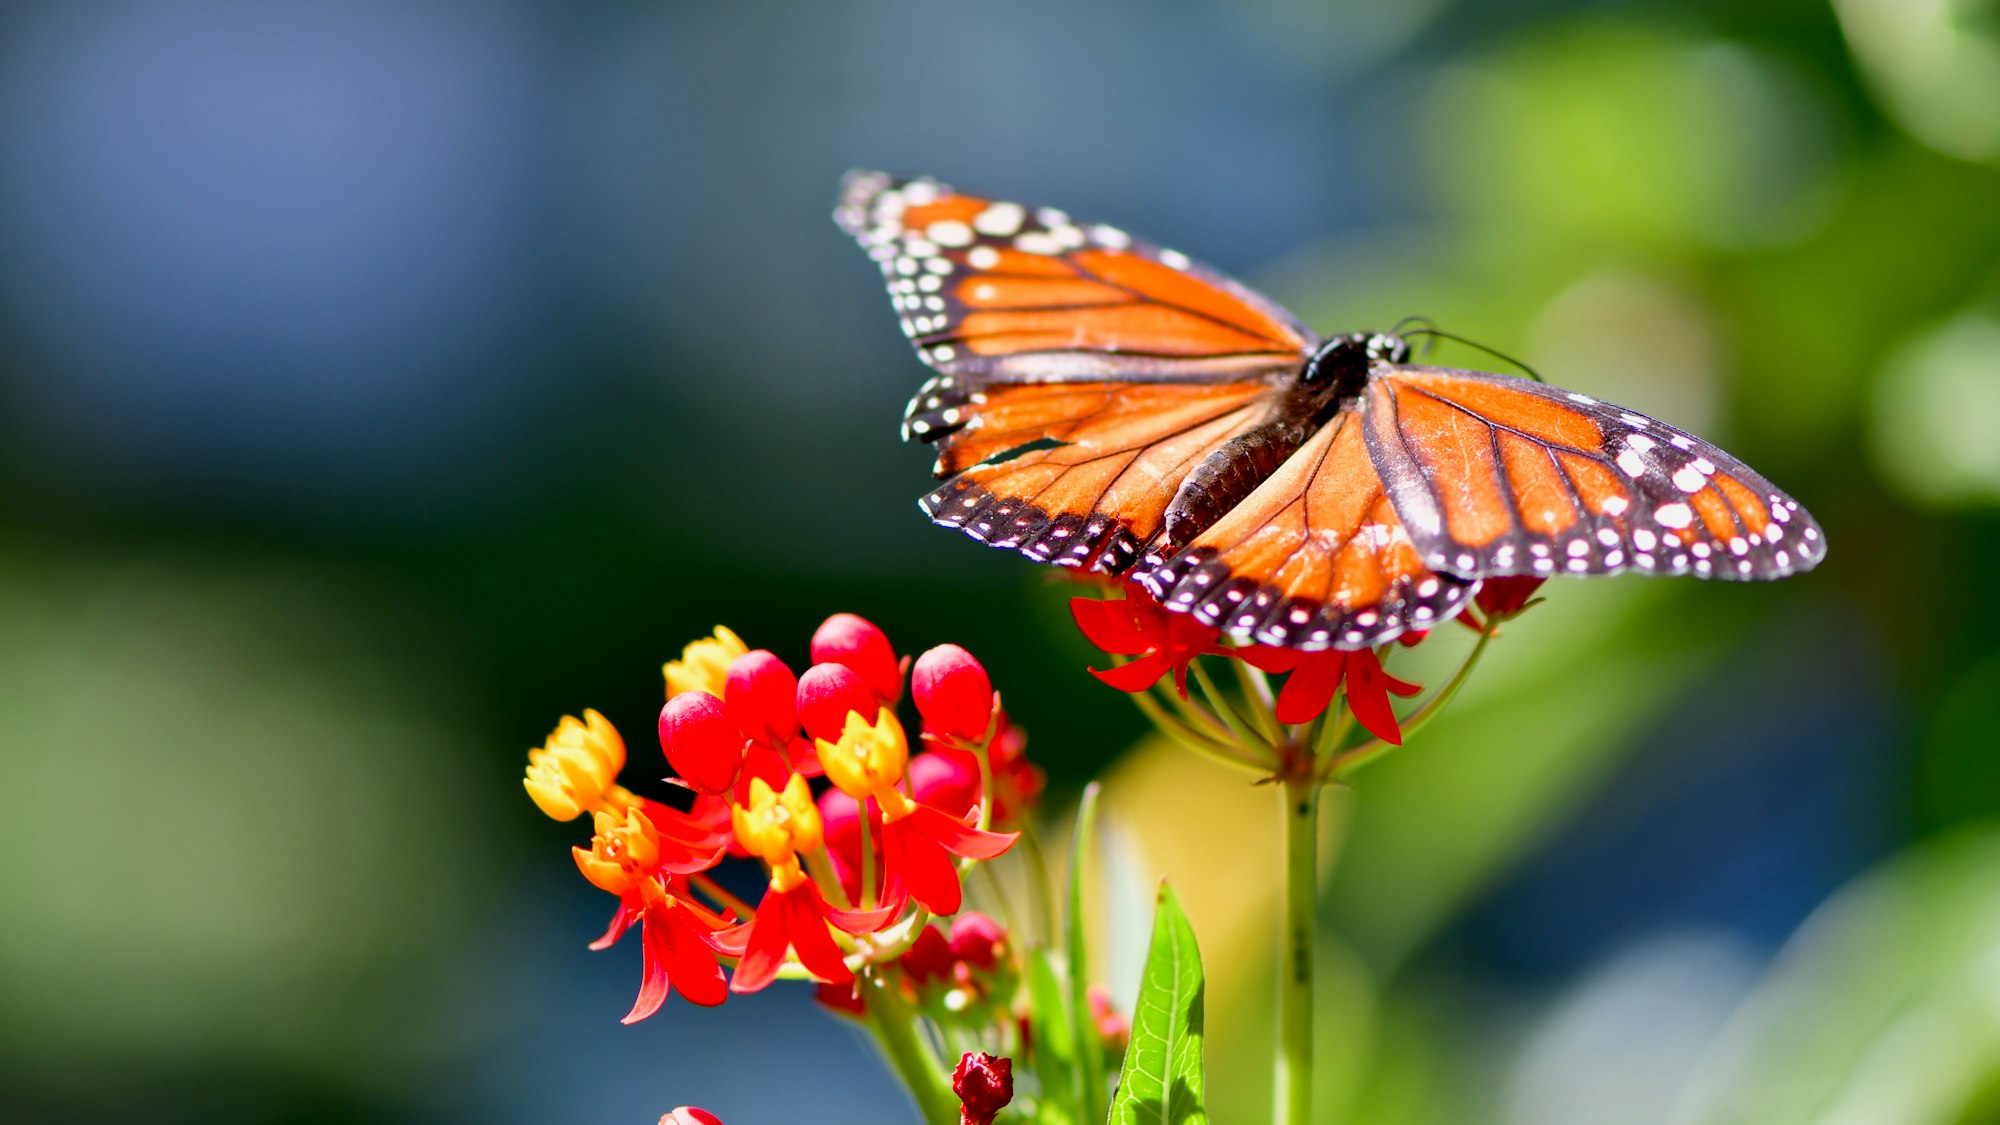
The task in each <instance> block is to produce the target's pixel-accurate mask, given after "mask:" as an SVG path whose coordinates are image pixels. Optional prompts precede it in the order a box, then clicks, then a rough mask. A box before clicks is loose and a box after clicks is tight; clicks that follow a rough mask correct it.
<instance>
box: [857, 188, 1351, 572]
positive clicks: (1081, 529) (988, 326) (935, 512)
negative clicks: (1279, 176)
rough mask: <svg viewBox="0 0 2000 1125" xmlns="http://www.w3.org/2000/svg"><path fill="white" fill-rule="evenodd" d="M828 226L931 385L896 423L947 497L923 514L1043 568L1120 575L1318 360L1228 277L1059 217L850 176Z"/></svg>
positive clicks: (1266, 306) (1284, 322)
mask: <svg viewBox="0 0 2000 1125" xmlns="http://www.w3.org/2000/svg"><path fill="white" fill-rule="evenodd" d="M834 218H835V220H836V221H837V222H838V223H839V224H840V226H841V228H842V229H844V230H846V231H847V232H848V233H850V234H852V235H853V236H854V237H855V238H856V239H857V240H858V241H859V242H860V243H861V245H862V246H863V248H865V249H866V250H867V251H868V253H869V255H870V256H871V257H872V258H874V259H875V260H876V261H877V262H878V263H880V265H881V268H882V275H883V277H884V278H885V279H886V281H887V283H888V288H889V295H890V299H891V300H892V301H893V302H894V303H895V305H896V308H897V310H898V311H899V312H900V314H901V316H902V323H903V331H904V333H905V334H906V335H908V336H909V337H910V341H911V343H912V344H913V345H914V346H915V347H916V349H917V354H918V355H919V356H920V357H921V358H922V359H923V360H924V362H925V363H928V364H929V365H930V366H931V367H933V368H935V369H936V370H937V371H938V374H937V375H936V376H935V377H934V378H932V379H931V380H930V381H929V382H927V383H925V384H924V385H923V387H922V388H920V389H919V390H918V392H917V394H916V396H915V397H914V398H912V399H911V400H910V406H909V409H908V410H907V411H906V412H905V415H904V422H903V434H904V437H905V438H911V437H914V438H917V439H920V440H923V441H928V442H934V443H936V444H937V445H938V447H939V456H938V462H937V467H936V472H937V475H938V476H940V477H945V476H951V477H952V479H951V480H950V481H948V482H947V483H946V484H945V485H944V486H943V487H941V488H939V489H938V490H936V491H935V492H933V493H931V494H930V495H929V496H927V497H925V498H924V499H923V501H921V503H922V506H923V508H924V510H925V512H927V513H928V514H930V516H931V518H932V519H934V520H936V521H937V522H938V523H940V524H943V525H945V526H947V527H959V528H963V529H964V530H965V531H966V532H967V533H968V534H970V535H972V536H973V537H974V538H976V539H979V540H981V541H983V542H987V543H990V544H992V545H994V546H999V547H1008V548H1014V549H1017V550H1020V551H1021V552H1023V553H1024V554H1027V555H1028V556H1029V557H1031V558H1036V559H1039V560H1041V561H1044V562H1055V563H1058V564H1062V565H1069V566H1079V565H1085V564H1089V565H1091V566H1093V567H1094V568H1095V569H1098V570H1101V571H1105V572H1108V573H1118V572H1120V571H1122V570H1124V569H1125V568H1126V567H1127V566H1129V564H1130V563H1131V562H1132V561H1133V559H1134V558H1135V557H1136V555H1137V553H1138V552H1139V551H1140V549H1141V548H1142V547H1143V545H1144V544H1146V543H1147V542H1149V541H1152V540H1153V539H1154V538H1155V537H1156V536H1157V535H1158V534H1159V533H1160V531H1161V529H1162V526H1163V521H1164V518H1165V513H1166V511H1167V507H1168V505H1169V504H1170V503H1171V502H1172V500H1173V497H1174V494H1175V491H1176V490H1177V489H1178V488H1179V487H1180V485H1181V482H1182V481H1183V480H1185V479H1186V477H1187V475H1188V474H1189V473H1190V472H1192V471H1193V469H1194V467H1195V466H1196V465H1198V464H1199V463H1200V462H1201V460H1202V459H1203V458H1204V457H1206V456H1207V455H1209V454H1210V453H1213V452H1215V451H1216V450H1217V449H1219V448H1221V447H1222V446H1223V445H1224V444H1225V443H1227V442H1229V441H1230V440H1231V439H1233V438H1236V437H1239V436H1241V435H1243V434H1244V433H1246V432H1248V431H1249V430H1251V429H1254V428H1255V427H1256V426H1258V425H1260V424H1262V423H1263V422H1265V421H1267V420H1268V419H1269V417H1270V416H1271V413H1272V410H1273V409H1274V407H1273V401H1272V400H1273V399H1274V397H1275V396H1276V394H1277V392H1278V390H1279V388H1280V386H1281V385H1282V384H1283V383H1284V382H1285V381H1286V380H1288V379H1290V377H1291V376H1292V375H1293V374H1294V373H1295V372H1296V371H1297V370H1298V368H1299V366H1300V365H1301V364H1302V363H1303V362H1304V360H1305V358H1306V357H1307V356H1308V355H1310V354H1311V351H1312V349H1313V348H1314V347H1315V346H1316V344H1317V339H1316V338H1315V337H1314V336H1313V334H1312V333H1311V332H1310V331H1309V330H1307V329H1306V328H1305V327H1304V326H1303V325H1300V324H1299V323H1298V322H1297V321H1296V320H1294V319H1293V318H1292V317H1291V316H1290V315H1289V314H1287V313H1286V312H1285V311H1284V310H1283V309H1281V308H1279V307H1278V306H1276V305H1275V304H1272V303H1271V302H1270V301H1268V300H1266V299H1264V298H1263V297H1261V296H1259V295H1258V294H1256V293H1254V292H1252V291H1251V290H1250V289H1248V288H1247V287H1245V286H1243V285H1241V284H1239V283H1237V282H1235V281H1233V280H1231V279H1229V278H1228V277H1225V276H1223V275H1222V274H1220V273H1217V272H1216V271H1214V270H1211V269H1208V268H1206V267H1204V266H1201V265H1199V264H1197V263H1195V262H1193V261H1191V260H1189V259H1188V258H1187V257H1186V256H1184V255H1181V254H1179V253H1176V252H1175V251H1172V250H1167V249H1163V248H1161V247H1158V246H1155V245H1152V244H1150V243H1147V242H1145V241H1143V240H1140V239H1137V238H1134V237H1132V236H1131V235H1129V234H1127V233H1125V232H1124V231H1121V230H1118V229H1116V228H1114V227H1109V226H1106V225H1104V224H1101V223H1088V222H1084V221H1080V220H1077V219H1073V218H1071V217H1070V216H1069V215H1068V214H1066V213H1064V212H1062V211H1058V210H1055V209H1053V208H1046V207H1043V208H1030V207H1027V206H1023V205H1021V204H1018V203H1009V202H1005V201H996V200H991V199H986V198H984V197H980V196H973V195H963V194H959V193H958V192H955V191H953V190H952V189H951V188H950V187H949V186H947V185H944V184H941V183H938V182H937V181H935V180H929V179H916V180H898V179H893V178H891V177H889V176H888V175H886V174H884V173H880V172H858V173H852V174H850V175H849V176H848V178H847V181H846V183H845V184H844V185H843V188H842V192H841V200H840V203H839V205H838V207H837V208H836V210H835V212H834ZM954 474H956V475H954Z"/></svg>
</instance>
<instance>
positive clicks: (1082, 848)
mask: <svg viewBox="0 0 2000 1125" xmlns="http://www.w3.org/2000/svg"><path fill="white" fill-rule="evenodd" d="M1099 789H1100V786H1099V785H1098V783H1097V782H1095V781H1093V782H1091V783H1090V784H1089V785H1087V786H1085V787H1084V789H1083V799H1082V800H1081V801H1080V802H1078V804H1077V807H1076V834H1075V837H1074V838H1073V839H1072V840H1071V841H1070V850H1069V917H1068V918H1066V919H1064V933H1063V939H1064V940H1063V945H1064V949H1063V961H1064V968H1065V969H1067V970H1068V972H1069V1018H1070V1028H1071V1031H1070V1042H1071V1043H1074V1044H1076V1045H1077V1048H1078V1049H1077V1051H1076V1109H1077V1116H1078V1120H1081V1121H1101V1120H1103V1118H1104V1052H1102V1051H1100V1050H1097V1049H1095V1048H1096V1044H1097V1026H1096V1024H1095V1023H1093V1022H1092V1020H1091V1018H1090V998H1089V996H1088V995H1087V991H1088V989H1089V988H1090V946H1089V943H1088V942H1087V941H1086V940H1085V934H1084V905H1083V885H1084V871H1085V864H1086V862H1087V857H1088V855H1089V852H1090V846H1091V839H1092V836H1093V834H1094V832H1095V829H1096V826H1097V794H1098V790H1099Z"/></svg>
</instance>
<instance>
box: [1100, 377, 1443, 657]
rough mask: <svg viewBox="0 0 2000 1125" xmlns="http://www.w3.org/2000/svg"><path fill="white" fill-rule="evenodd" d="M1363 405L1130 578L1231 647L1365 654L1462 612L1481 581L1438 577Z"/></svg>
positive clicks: (1344, 413)
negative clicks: (1379, 455)
mask: <svg viewBox="0 0 2000 1125" xmlns="http://www.w3.org/2000/svg"><path fill="white" fill-rule="evenodd" d="M1368 409H1369V406H1368V404H1367V403H1366V402H1365V401H1364V402H1363V403H1362V404H1361V406H1360V408H1359V409H1351V410H1343V411H1342V412H1341V413H1339V414H1338V415H1336V416H1335V417H1334V418H1333V420H1332V421H1330V422H1328V423H1327V424H1326V425H1324V426H1322V427H1320V429H1319V430H1318V432H1316V433H1315V434H1314V435H1313V436H1312V438H1311V439H1309V440H1308V441H1307V442H1306V443H1305V444H1304V445H1303V446H1301V447H1300V448H1299V449H1298V450H1297V451H1296V452H1294V453H1293V454H1292V455H1291V457H1290V458H1288V459H1287V460H1286V461H1285V463H1284V464H1283V465H1281V466H1280V467H1279V468H1278V470H1277V472H1275V473H1273V474H1272V475H1271V476H1270V477H1269V478H1268V479H1266V480H1265V481H1264V482H1263V483H1262V484H1261V485H1259V486H1258V487H1257V488H1256V490H1255V491H1253V492H1251V493H1250V495H1249V496H1248V497H1246V498H1245V499H1244V500H1243V501H1242V502H1241V503H1239V504H1237V505H1236V507H1234V508H1232V509H1231V510H1230V511H1229V513H1228V514H1227V515H1225V516H1223V517H1222V518H1221V519H1220V520H1218V521H1216V523H1215V524H1214V525H1213V526H1211V527H1209V528H1208V529H1207V530H1206V531H1204V532H1202V533H1201V534H1200V535H1199V536H1197V537H1196V538H1195V539H1194V541H1193V542H1191V543H1190V544H1188V546H1187V547H1186V548H1185V549H1183V550H1181V551H1180V552H1179V553H1177V554H1175V555H1173V556H1171V557H1169V558H1167V559H1165V560H1164V561H1162V562H1160V563H1158V564H1156V565H1154V566H1152V567H1150V568H1146V569H1142V570H1140V571H1138V572H1137V573H1135V574H1134V576H1133V577H1134V579H1135V580H1136V581H1138V582H1139V583H1140V584H1141V585H1143V586H1145V587H1146V588H1147V589H1148V590H1149V591H1151V592H1152V594H1153V595H1154V596H1155V597H1157V598H1159V599H1160V601H1161V603H1162V604H1164V605H1165V606H1166V607H1167V608H1168V609H1171V610H1176V611H1179V612H1184V613H1192V614H1193V615H1194V616H1195V617H1196V618H1197V619H1199V620H1201V621H1203V622H1206V623H1208V624H1211V625H1216V626H1219V627H1221V628H1222V630H1223V631H1224V632H1225V633H1227V634H1228V635H1229V636H1231V637H1232V638H1234V639H1237V640H1241V641H1256V642H1259V643H1262V644H1271V645H1283V646H1286V647H1289V648H1297V649H1302V650H1306V651H1314V650H1319V649H1326V648H1341V649H1359V648H1368V647H1371V646H1374V645H1378V644H1381V643H1383V642H1385V641H1389V640H1392V639H1394V638H1395V637H1397V636H1398V635H1400V634H1402V633H1404V632H1406V631H1408V630H1410V629H1427V628H1430V627H1431V626H1432V625H1435V624H1437V623H1438V622H1440V621H1443V620H1445V619H1447V618H1449V617H1451V616H1452V615H1454V614H1456V613H1457V612H1458V611H1459V610H1460V609H1461V608H1463V607H1464V605H1465V603H1466V601H1467V600H1468V599H1470V598H1471V597H1472V594H1473V591H1474V590H1476V589H1477V588H1478V583H1477V582H1474V581H1468V580H1466V579H1464V578H1459V577H1455V576H1453V575H1449V574H1441V573H1437V572H1434V571H1433V570H1431V569H1430V568H1429V567H1427V566H1425V565H1424V561H1423V558H1422V556H1421V555H1420V554H1419V552H1418V550H1417V547H1416V545H1415V543H1414V542H1412V540H1411V537H1410V535H1409V534H1408V532H1407V531H1405V530H1404V527H1403V523H1402V520H1401V519H1400V518H1399V517H1398V516H1397V514H1396V508H1395V505H1394V504H1393V503H1392V502H1391V501H1390V499H1389V495H1388V491H1387V489H1386V488H1385V486H1384V484H1383V482H1382V480H1381V479H1380V478H1379V477H1378V476H1377V475H1376V472H1375V466H1374V463H1373V461H1372V460H1371V459H1370V457H1369V455H1368V442H1367V440H1366V437H1365V436H1364V435H1365V430H1366V428H1367V419H1366V414H1367V412H1368Z"/></svg>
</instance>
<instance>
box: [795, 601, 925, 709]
mask: <svg viewBox="0 0 2000 1125" xmlns="http://www.w3.org/2000/svg"><path fill="white" fill-rule="evenodd" d="M812 658H813V663H814V664H844V665H846V666H847V667H849V668H852V669H854V671H855V674H856V675H859V676H860V677H861V682H862V683H864V684H867V685H868V690H870V691H872V692H874V693H875V696H876V698H877V699H879V700H881V701H882V702H883V703H894V702H896V701H897V700H898V699H901V698H902V697H903V669H902V666H901V665H900V664H899V663H898V662H897V660H896V650H895V649H894V648H893V647H891V646H890V644H889V637H888V635H887V634H885V633H883V632H882V630H880V629H878V628H876V627H875V623H874V622H872V621H869V620H868V619H867V618H864V617H856V616H855V615H854V614H851V613H836V614H834V615H833V616H832V617H829V618H827V619H826V621H825V623H824V624H822V625H821V626H820V627H819V628H818V630H816V631H815V632H814V633H813V639H812Z"/></svg>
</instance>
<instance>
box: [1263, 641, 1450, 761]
mask: <svg viewBox="0 0 2000 1125" xmlns="http://www.w3.org/2000/svg"><path fill="white" fill-rule="evenodd" d="M1236 655H1237V656H1238V657H1239V658H1241V659H1242V661H1243V662H1244V663H1245V664H1248V665H1250V666H1251V667H1253V668H1260V669H1262V670H1264V671H1266V672H1289V673H1291V675H1290V676H1288V677H1287V678H1286V680H1285V686H1284V688H1283V690H1281V691H1279V692H1278V707H1277V716H1278V721H1279V722H1281V723H1305V722H1311V721H1312V720H1313V719H1315V718H1317V717H1319V715H1320V714H1321V713H1322V712H1324V711H1325V710H1326V708H1327V705H1328V704H1330V703H1332V702H1333V693H1334V692H1335V691H1336V690H1337V689H1339V687H1340V686H1341V683H1342V682H1343V681H1345V683H1346V685H1347V706H1348V708H1349V709H1350V710H1352V711H1353V712H1354V717H1355V718H1356V719H1357V720H1359V721H1360V723H1361V725H1362V726H1364V727H1367V728H1368V730H1369V731H1370V732H1371V733H1373V734H1374V735H1375V736H1376V737H1377V738H1380V739H1382V740H1383V741H1384V742H1392V743H1395V744H1396V745H1398V746H1401V745H1402V744H1403V733H1402V731H1401V730H1400V729H1398V728H1397V726H1396V712H1395V711H1394V710H1393V709H1392V708H1391V707H1390V706H1389V693H1390V692H1394V693H1396V694H1397V695H1415V694H1417V693H1418V692H1420V691H1422V690H1424V689H1423V688H1422V687H1420V686H1418V685H1416V684H1409V683H1404V682H1403V681H1402V680H1399V679H1397V678H1396V677H1394V676H1391V675H1390V674H1388V673H1387V672H1384V671H1383V670H1382V662H1381V661H1380V660H1377V659H1376V658H1375V653H1374V652H1373V651H1372V650H1370V649H1365V648H1364V649H1360V650H1358V651H1355V652H1342V651H1340V650H1338V649H1328V650H1326V651H1324V652H1300V651H1298V650H1297V649H1289V648H1273V647H1271V646H1269V645H1258V646H1256V647H1254V648H1246V649H1239V650H1237V652H1236Z"/></svg>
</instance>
